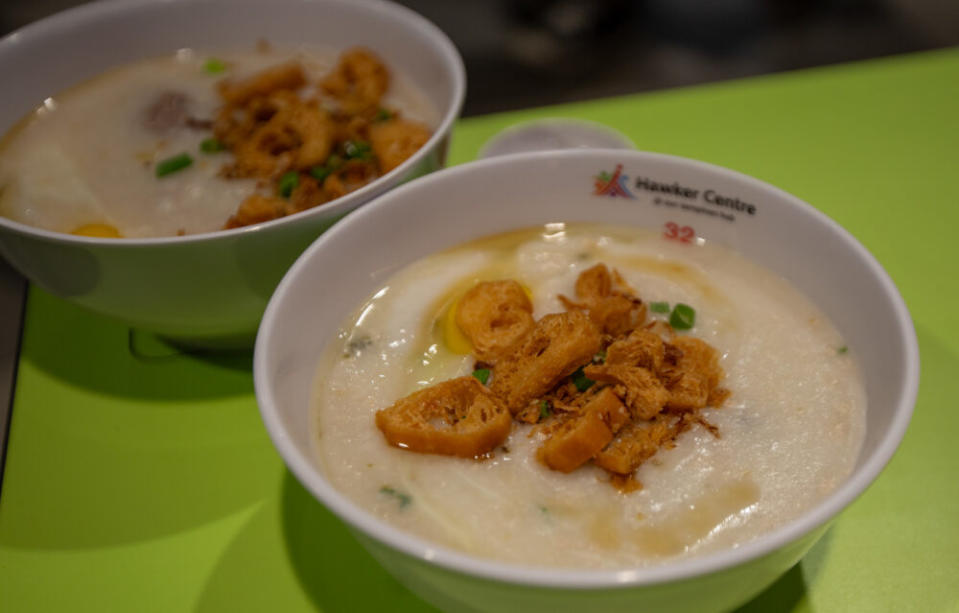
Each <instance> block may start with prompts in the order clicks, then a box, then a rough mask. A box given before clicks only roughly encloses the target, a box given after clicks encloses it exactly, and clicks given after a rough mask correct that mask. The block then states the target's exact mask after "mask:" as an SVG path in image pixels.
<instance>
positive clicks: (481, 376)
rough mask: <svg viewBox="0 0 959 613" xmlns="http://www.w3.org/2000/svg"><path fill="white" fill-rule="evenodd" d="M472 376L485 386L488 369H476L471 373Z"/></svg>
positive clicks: (487, 379) (487, 378)
mask: <svg viewBox="0 0 959 613" xmlns="http://www.w3.org/2000/svg"><path fill="white" fill-rule="evenodd" d="M473 376H474V377H476V379H477V380H478V381H479V382H480V383H482V384H483V385H486V382H487V381H489V368H477V369H476V370H474V371H473Z"/></svg>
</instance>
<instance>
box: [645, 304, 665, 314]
mask: <svg viewBox="0 0 959 613" xmlns="http://www.w3.org/2000/svg"><path fill="white" fill-rule="evenodd" d="M649 310H650V311H652V312H653V313H669V303H668V302H650V303H649Z"/></svg>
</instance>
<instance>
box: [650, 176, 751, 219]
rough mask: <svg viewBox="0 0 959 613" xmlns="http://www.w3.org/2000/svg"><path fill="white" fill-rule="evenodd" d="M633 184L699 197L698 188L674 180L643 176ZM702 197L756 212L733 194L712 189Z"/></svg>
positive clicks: (662, 192) (712, 201) (671, 193)
mask: <svg viewBox="0 0 959 613" xmlns="http://www.w3.org/2000/svg"><path fill="white" fill-rule="evenodd" d="M635 185H636V189H642V190H646V191H647V192H657V193H660V194H669V195H671V196H679V197H680V198H689V199H690V200H696V199H697V198H699V190H698V189H693V188H691V187H686V186H685V185H680V184H679V183H677V182H675V181H673V182H672V183H658V182H656V181H653V180H651V179H647V178H645V177H639V178H637V179H636V183H635ZM702 199H703V200H704V201H705V202H708V203H709V204H711V205H713V206H718V207H722V208H726V209H731V210H733V211H742V212H743V213H748V214H749V215H755V214H756V205H754V204H750V203H749V202H745V201H743V200H740V199H739V198H737V197H735V196H724V195H722V194H720V193H719V192H717V191H715V190H712V189H707V190H705V191H704V192H703V193H702Z"/></svg>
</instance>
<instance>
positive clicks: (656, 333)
mask: <svg viewBox="0 0 959 613" xmlns="http://www.w3.org/2000/svg"><path fill="white" fill-rule="evenodd" d="M575 296H576V300H573V299H570V298H567V297H566V296H562V295H560V296H559V300H560V302H561V303H562V304H563V305H564V307H565V308H566V311H565V312H561V313H552V314H548V315H545V316H543V317H542V318H540V319H539V320H534V319H533V316H532V312H533V306H532V303H531V302H530V299H529V296H528V294H527V292H526V291H525V290H524V288H523V286H522V285H521V284H519V283H518V282H517V281H514V280H501V281H485V282H481V283H478V284H476V285H475V286H474V287H472V288H471V289H470V290H469V291H467V292H466V294H464V296H463V297H462V298H461V299H460V301H459V302H458V304H457V309H456V322H457V324H458V326H459V328H460V330H461V332H462V333H463V334H464V335H465V337H466V338H467V340H468V341H469V343H470V344H471V346H472V353H473V356H474V357H475V358H476V360H477V362H476V368H475V369H474V372H473V375H472V376H464V377H459V378H456V379H452V380H449V381H443V382H441V383H438V384H435V385H433V386H430V387H427V388H425V389H422V390H419V391H417V392H414V393H413V394H411V395H409V396H407V397H405V398H403V399H401V400H399V401H398V402H396V403H395V404H393V405H392V406H390V407H388V408H386V409H383V410H381V411H378V412H377V414H376V425H377V427H378V428H379V429H380V430H381V431H382V432H383V434H384V436H385V437H386V440H387V441H388V442H389V443H390V444H392V445H395V446H397V447H401V448H404V449H407V450H410V451H415V452H420V453H433V454H442V455H452V456H459V457H474V458H482V457H484V456H486V455H487V454H490V453H492V452H494V450H495V449H496V448H497V447H498V446H501V445H502V444H503V442H504V441H505V440H506V438H507V437H508V436H509V433H510V431H511V429H512V425H513V423H514V421H515V422H521V423H526V424H535V425H536V427H535V428H533V429H532V430H531V431H530V434H529V435H530V436H531V437H538V438H539V439H541V441H542V442H541V444H540V446H539V449H538V452H537V458H538V459H539V461H541V462H542V463H543V464H545V465H546V466H548V467H549V468H551V469H553V470H556V471H560V472H564V473H569V472H572V471H574V470H576V469H577V468H579V467H581V466H583V465H584V464H587V463H589V462H592V463H593V464H595V465H596V466H598V467H600V468H602V469H604V470H605V471H606V472H607V473H608V474H609V476H610V482H611V483H613V484H614V485H616V486H617V487H620V488H621V489H623V490H624V491H632V490H635V489H638V488H639V487H640V486H639V484H638V482H636V481H635V479H634V478H633V474H634V473H635V471H636V469H637V468H639V466H640V465H641V464H643V462H645V461H646V460H648V459H650V458H651V457H653V456H654V455H655V454H656V452H657V451H658V450H659V449H662V448H669V447H671V446H672V445H673V442H674V441H675V439H676V437H678V436H679V435H680V434H681V433H682V432H684V431H686V430H688V429H689V428H691V427H693V426H694V425H697V424H698V425H701V426H703V427H705V428H706V429H707V430H708V431H709V432H710V433H712V434H713V435H714V436H717V437H718V436H719V430H718V428H716V427H715V426H713V425H712V424H710V423H709V422H708V421H707V420H706V419H705V417H703V415H702V414H701V411H702V409H704V408H706V407H713V408H718V407H721V406H722V404H723V402H724V401H725V400H726V398H728V397H729V395H730V392H729V390H727V389H725V388H723V387H721V386H720V382H721V380H722V379H723V376H724V373H723V370H722V368H721V367H720V365H719V352H718V351H716V349H715V348H713V347H712V346H711V345H709V344H708V343H706V342H705V341H702V340H700V339H697V338H694V337H691V336H686V335H680V334H678V333H677V330H686V329H689V328H692V326H693V322H694V317H695V311H694V310H693V309H692V307H690V306H688V305H685V304H677V305H676V306H675V307H674V308H673V310H672V311H671V315H670V322H669V323H667V322H666V321H663V320H659V319H654V320H647V305H646V303H645V302H643V300H642V299H640V297H639V296H638V295H637V294H636V292H635V290H633V288H631V287H630V286H629V285H628V284H627V283H626V282H625V281H624V280H623V278H622V277H621V276H620V275H619V274H618V273H617V272H616V271H615V270H613V271H610V270H609V269H608V268H607V267H606V265H604V264H597V265H596V266H593V267H592V268H589V269H587V270H585V271H583V272H582V273H580V275H579V277H578V278H577V280H576V284H575ZM653 304H657V305H659V304H661V303H653ZM680 307H683V308H680ZM656 310H657V311H658V312H661V313H665V312H667V311H668V308H667V309H663V308H661V307H657V309H656ZM674 320H675V321H674ZM677 324H678V325H677Z"/></svg>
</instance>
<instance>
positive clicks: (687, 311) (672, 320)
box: [669, 302, 696, 330]
mask: <svg viewBox="0 0 959 613" xmlns="http://www.w3.org/2000/svg"><path fill="white" fill-rule="evenodd" d="M669 325H671V326H672V327H674V328H676V329H677V330H689V329H690V328H692V327H693V326H694V325H696V310H695V309H693V307H691V306H689V305H688V304H683V303H682V302H680V303H678V304H677V305H676V306H675V307H673V312H672V313H670V314H669Z"/></svg>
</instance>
